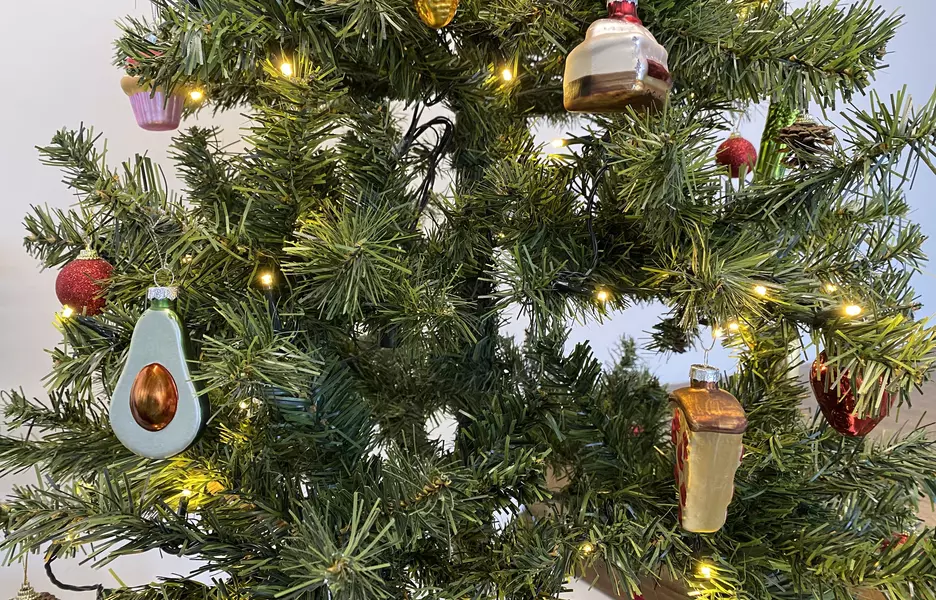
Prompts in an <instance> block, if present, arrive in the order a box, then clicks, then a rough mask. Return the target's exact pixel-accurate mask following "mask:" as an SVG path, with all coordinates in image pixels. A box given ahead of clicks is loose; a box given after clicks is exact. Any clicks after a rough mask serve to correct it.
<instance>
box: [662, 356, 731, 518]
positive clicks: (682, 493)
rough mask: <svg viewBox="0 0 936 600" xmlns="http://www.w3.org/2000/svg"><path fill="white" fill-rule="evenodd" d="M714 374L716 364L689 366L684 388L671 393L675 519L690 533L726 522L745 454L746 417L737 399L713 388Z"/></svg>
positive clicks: (717, 374) (715, 385)
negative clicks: (738, 471) (674, 449)
mask: <svg viewBox="0 0 936 600" xmlns="http://www.w3.org/2000/svg"><path fill="white" fill-rule="evenodd" d="M719 375H720V371H719V370H718V369H717V368H715V367H711V366H708V365H692V367H691V369H690V370H689V382H690V383H689V387H686V388H681V389H678V390H676V391H674V392H673V393H672V394H670V402H672V404H673V407H674V408H673V429H672V435H673V444H674V446H675V448H676V466H675V476H676V486H677V488H678V489H679V521H680V524H681V525H682V528H683V529H685V530H686V531H692V532H695V533H713V532H715V531H718V530H719V529H721V528H722V526H723V525H724V524H725V521H726V520H727V518H728V505H729V504H730V503H731V498H732V496H733V495H734V477H735V473H736V472H737V470H738V466H739V465H740V464H741V457H742V455H743V454H744V444H743V437H744V432H745V431H746V430H747V418H746V417H745V414H744V409H743V408H742V407H741V403H740V402H738V400H737V398H735V397H734V396H732V395H731V394H729V393H728V392H725V391H723V390H721V389H719V388H718V378H719Z"/></svg>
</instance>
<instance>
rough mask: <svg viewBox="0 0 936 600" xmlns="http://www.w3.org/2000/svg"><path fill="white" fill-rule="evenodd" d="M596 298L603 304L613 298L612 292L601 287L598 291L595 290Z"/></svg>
mask: <svg viewBox="0 0 936 600" xmlns="http://www.w3.org/2000/svg"><path fill="white" fill-rule="evenodd" d="M595 298H596V299H597V300H598V302H601V303H602V304H604V303H605V302H607V301H608V300H610V299H611V294H609V293H608V290H601V289H599V290H598V291H596V292H595Z"/></svg>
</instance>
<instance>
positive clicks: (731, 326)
mask: <svg viewBox="0 0 936 600" xmlns="http://www.w3.org/2000/svg"><path fill="white" fill-rule="evenodd" d="M740 329H741V325H740V324H739V323H738V322H737V321H732V322H731V323H728V331H731V332H737V331H739V330H740Z"/></svg>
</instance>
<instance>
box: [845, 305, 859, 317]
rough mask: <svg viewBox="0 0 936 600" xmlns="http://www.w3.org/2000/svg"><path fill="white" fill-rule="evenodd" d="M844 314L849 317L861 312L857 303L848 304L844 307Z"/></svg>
mask: <svg viewBox="0 0 936 600" xmlns="http://www.w3.org/2000/svg"><path fill="white" fill-rule="evenodd" d="M845 314H846V315H848V316H849V317H857V316H858V315H860V314H861V307H860V306H858V305H857V304H849V305H848V306H846V307H845Z"/></svg>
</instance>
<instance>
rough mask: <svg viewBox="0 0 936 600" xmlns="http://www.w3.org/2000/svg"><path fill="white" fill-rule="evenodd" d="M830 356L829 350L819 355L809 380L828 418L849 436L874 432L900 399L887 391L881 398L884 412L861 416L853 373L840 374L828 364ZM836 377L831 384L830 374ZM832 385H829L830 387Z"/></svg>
mask: <svg viewBox="0 0 936 600" xmlns="http://www.w3.org/2000/svg"><path fill="white" fill-rule="evenodd" d="M827 360H828V357H827V356H826V353H825V352H821V353H820V354H819V358H817V359H816V362H814V363H813V365H812V369H811V370H810V372H809V382H810V384H812V389H813V394H815V395H816V400H817V401H818V402H819V408H821V409H822V414H823V415H825V418H826V421H828V422H829V425H831V426H832V428H833V429H835V430H836V431H838V432H839V433H841V434H842V435H845V436H848V437H862V436H865V435H868V434H869V433H871V430H873V429H874V428H875V427H877V424H878V423H880V422H881V421H883V420H884V418H885V417H887V414H888V413H889V412H890V409H891V406H893V404H894V400H895V399H896V398H895V396H894V394H891V393H889V392H884V398H883V400H882V402H881V412H880V414H878V415H877V416H869V417H859V416H858V415H856V414H855V406H856V405H857V402H858V401H857V398H855V393H854V392H853V391H852V386H851V377H850V376H849V373H848V371H844V372H842V373H841V375H839V374H838V373H837V372H836V371H835V370H834V368H833V367H829V366H827V365H826V361H827ZM828 377H831V378H832V379H833V380H834V379H835V378H836V377H837V378H838V381H833V382H832V383H831V385H829V386H827V385H826V378H828ZM856 383H857V384H858V385H859V386H860V385H861V376H860V375H859V376H858V377H857V381H856ZM826 388H828V389H826Z"/></svg>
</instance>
